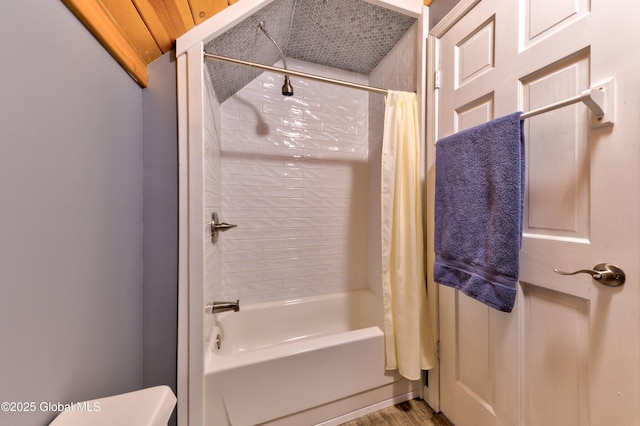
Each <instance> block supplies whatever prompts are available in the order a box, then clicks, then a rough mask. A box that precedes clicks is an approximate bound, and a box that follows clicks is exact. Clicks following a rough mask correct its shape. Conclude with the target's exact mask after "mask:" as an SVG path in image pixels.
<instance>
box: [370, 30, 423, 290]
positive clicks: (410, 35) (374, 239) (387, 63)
mask: <svg viewBox="0 0 640 426" xmlns="http://www.w3.org/2000/svg"><path fill="white" fill-rule="evenodd" d="M417 28H418V26H417V25H416V24H414V25H413V26H412V27H411V28H410V29H409V30H408V31H407V32H406V33H405V35H404V36H403V37H402V39H401V40H400V41H399V42H398V43H397V44H396V45H395V46H394V47H393V49H392V50H391V52H389V54H387V56H385V58H384V59H383V60H382V61H381V62H380V63H379V64H378V66H377V67H376V68H375V69H374V70H373V71H371V74H369V84H370V85H371V86H376V87H384V88H387V89H393V90H405V91H409V92H415V91H416V88H417V53H418V51H417V46H416V44H417V35H418V29H417ZM383 132H384V97H383V96H381V95H377V94H371V95H369V191H370V193H369V202H370V204H371V206H372V208H371V210H370V213H369V229H370V230H371V232H370V234H369V287H370V288H371V289H372V290H373V291H374V292H376V293H378V294H379V295H380V296H381V295H382V266H381V265H382V259H381V255H382V250H381V235H380V220H381V218H380V169H381V154H382V137H383Z"/></svg>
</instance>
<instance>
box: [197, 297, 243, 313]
mask: <svg viewBox="0 0 640 426" xmlns="http://www.w3.org/2000/svg"><path fill="white" fill-rule="evenodd" d="M239 310H240V301H239V300H236V301H235V302H213V303H210V304H208V305H207V306H206V308H205V312H206V313H208V314H217V313H219V312H226V311H233V312H238V311H239Z"/></svg>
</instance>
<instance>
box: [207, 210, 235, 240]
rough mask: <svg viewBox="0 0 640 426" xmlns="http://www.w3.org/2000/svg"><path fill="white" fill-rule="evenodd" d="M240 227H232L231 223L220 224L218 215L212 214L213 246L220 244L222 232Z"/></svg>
mask: <svg viewBox="0 0 640 426" xmlns="http://www.w3.org/2000/svg"><path fill="white" fill-rule="evenodd" d="M236 226H238V225H232V224H230V223H224V222H222V223H221V222H219V220H218V213H215V212H214V213H212V214H211V242H212V243H213V244H215V243H217V242H218V235H219V234H220V232H226V231H228V230H229V229H231V228H235V227H236Z"/></svg>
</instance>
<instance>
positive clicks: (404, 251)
mask: <svg viewBox="0 0 640 426" xmlns="http://www.w3.org/2000/svg"><path fill="white" fill-rule="evenodd" d="M418 123H419V120H418V103H417V98H416V94H415V93H409V92H398V91H389V94H388V95H387V100H386V108H385V118H384V137H383V142H382V185H381V187H382V194H381V195H382V291H383V301H384V320H385V321H384V326H385V330H384V335H385V350H386V368H387V370H396V369H397V370H399V372H400V374H401V375H402V376H404V377H406V378H407V379H410V380H418V379H420V377H421V370H428V369H430V368H433V367H434V365H435V345H434V342H433V335H432V333H431V323H430V315H429V312H428V304H427V291H426V281H425V264H424V236H423V230H422V194H421V182H420V159H421V155H422V154H421V152H420V139H419V124H418Z"/></svg>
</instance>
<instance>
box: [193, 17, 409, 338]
mask: <svg viewBox="0 0 640 426" xmlns="http://www.w3.org/2000/svg"><path fill="white" fill-rule="evenodd" d="M415 33H416V31H415V25H414V27H412V29H411V30H409V32H408V33H407V34H406V35H405V36H404V37H403V38H402V40H401V41H400V42H399V43H398V45H396V47H395V48H394V50H392V51H391V53H390V54H389V55H388V56H387V58H385V59H384V60H383V62H381V64H380V65H379V66H378V67H377V68H376V70H374V71H373V72H372V74H371V75H370V76H369V78H367V76H363V75H360V74H354V73H350V72H346V71H342V70H336V69H332V68H326V67H321V66H317V65H314V64H310V63H305V62H301V61H296V60H293V59H287V63H288V65H289V67H290V68H291V69H296V70H300V71H304V72H308V73H311V74H317V75H325V76H328V77H333V78H337V79H343V80H349V81H355V82H358V83H362V84H371V85H374V86H380V87H387V88H392V89H402V90H407V89H409V90H415V81H416V79H415V68H416V67H415V65H414V63H415V62H413V61H414V58H415V53H416V52H415ZM276 66H281V64H276ZM205 80H207V87H208V90H209V91H210V92H211V93H209V94H207V95H206V96H205V99H206V100H205V103H207V102H209V103H210V105H206V106H205V117H204V123H205V130H204V131H205V146H206V148H205V167H206V170H207V172H206V177H205V188H206V189H205V209H206V210H205V212H206V214H205V217H210V214H211V211H217V212H218V214H219V215H220V219H221V220H222V221H224V222H229V223H235V224H237V225H238V228H235V229H233V230H230V231H228V232H226V233H224V234H222V235H221V237H220V242H219V244H218V245H217V246H216V247H213V246H212V245H211V243H210V242H208V240H207V239H205V253H206V259H205V265H206V267H205V268H206V271H205V279H206V283H205V300H206V301H211V300H213V299H214V298H215V299H221V300H235V299H240V300H241V303H245V304H246V303H253V302H260V301H267V300H274V299H286V298H292V297H302V296H308V295H314V294H318V293H329V292H336V291H342V290H348V289H356V288H363V287H367V286H372V287H373V288H374V290H376V291H378V292H379V290H378V289H377V287H379V285H380V284H379V282H380V279H379V277H378V276H377V275H379V274H378V273H377V271H379V267H378V266H377V265H376V264H375V262H377V263H379V260H378V259H379V252H380V236H379V229H380V228H379V220H380V219H379V218H380V213H379V188H380V186H379V181H380V172H379V168H380V155H379V152H380V149H381V148H380V147H381V142H382V125H383V109H384V103H383V97H382V96H381V95H371V96H370V95H369V92H366V91H362V90H356V89H348V88H344V87H341V86H336V85H331V84H328V83H322V82H316V81H312V80H305V81H303V80H302V79H300V78H297V77H291V80H292V85H293V87H294V92H295V95H294V96H293V97H284V96H282V95H281V93H280V87H281V86H282V76H280V75H276V74H273V73H263V74H262V75H261V76H260V77H258V78H257V79H255V80H254V81H252V82H251V83H249V84H248V85H247V86H245V87H244V88H243V89H242V90H240V91H239V92H238V93H237V94H236V95H234V96H232V97H231V98H229V99H228V100H227V101H225V102H224V103H223V104H222V105H217V102H216V100H215V96H214V95H213V93H212V90H213V89H211V85H210V83H209V82H208V78H206V79H205ZM376 98H377V99H376ZM207 100H208V101H207ZM218 108H219V114H218V113H217V109H218ZM211 116H213V117H211ZM217 117H220V118H217ZM374 117H375V118H374ZM371 132H375V134H372V136H373V137H371V138H370V137H369V136H370V133H371ZM370 259H373V260H370ZM208 319H209V318H208ZM209 328H210V324H208V323H207V324H205V335H208V334H207V330H208V329H209Z"/></svg>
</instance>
